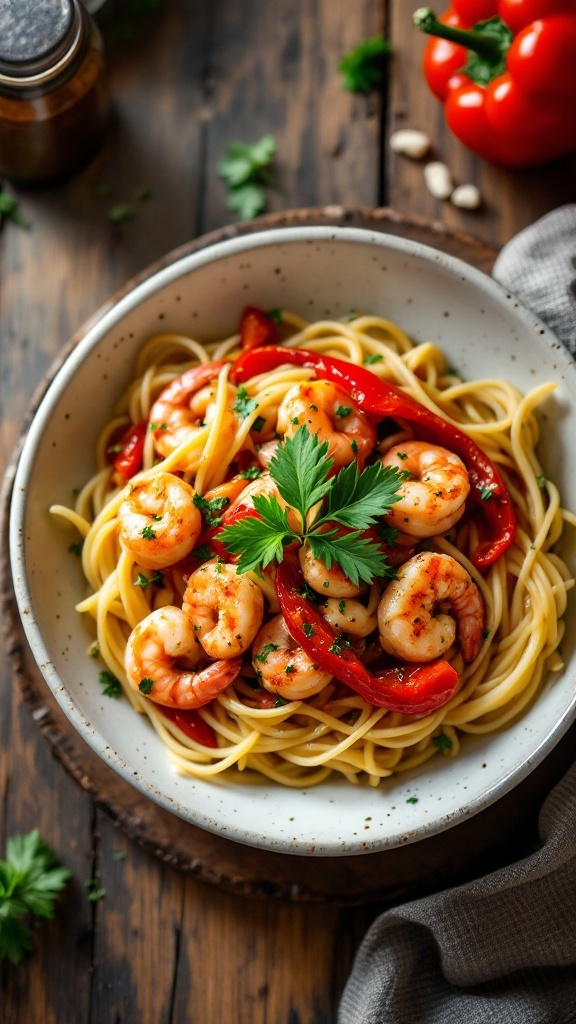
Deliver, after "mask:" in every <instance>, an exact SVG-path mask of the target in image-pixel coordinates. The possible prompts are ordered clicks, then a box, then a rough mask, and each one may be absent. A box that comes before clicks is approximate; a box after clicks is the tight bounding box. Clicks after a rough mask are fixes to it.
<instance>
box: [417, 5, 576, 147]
mask: <svg viewBox="0 0 576 1024" xmlns="http://www.w3.org/2000/svg"><path fill="white" fill-rule="evenodd" d="M414 23H415V25H416V26H417V27H418V28H419V29H421V30H422V31H423V32H426V33H427V34H429V35H432V36H434V37H435V38H434V39H432V40H430V41H429V43H428V44H427V46H426V49H425V52H424V73H425V75H426V79H427V81H428V84H429V86H430V88H431V89H432V91H433V92H434V93H435V95H436V96H438V98H439V99H440V100H442V101H443V102H444V104H445V107H444V110H445V114H446V120H447V122H448V125H449V126H450V128H451V129H452V131H453V132H454V134H455V135H456V136H457V137H458V138H459V139H460V141H461V142H463V143H464V144H465V145H466V146H468V148H469V149H471V150H473V151H474V152H475V153H478V154H479V155H480V156H482V157H485V158H486V159H487V160H491V161H492V162H494V163H496V164H502V165H503V166H507V167H533V166H536V165H538V164H543V163H546V162H547V161H549V160H554V159H556V158H557V157H559V156H563V155H564V154H566V153H570V152H572V151H573V150H575V149H576V76H575V75H574V74H572V73H571V72H572V68H573V62H574V54H575V52H576V9H575V5H574V0H492V2H488V0H454V2H453V5H452V7H450V8H449V9H448V11H447V12H446V13H445V14H443V15H442V16H441V17H440V18H437V17H436V15H435V14H434V12H433V11H432V10H431V9H430V8H429V7H421V8H419V9H418V10H417V11H416V12H415V14H414Z"/></svg>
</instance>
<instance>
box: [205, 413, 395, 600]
mask: <svg viewBox="0 0 576 1024" xmlns="http://www.w3.org/2000/svg"><path fill="white" fill-rule="evenodd" d="M333 465H334V463H333V461H332V459H330V458H328V444H327V442H323V443H320V442H319V441H318V438H317V436H316V435H315V434H311V433H310V431H309V430H308V429H307V427H306V426H302V427H300V429H299V430H297V431H296V433H295V435H294V437H293V438H286V440H285V442H284V443H283V444H282V445H280V446H279V448H278V449H277V452H276V455H275V456H274V458H272V459H271V460H270V465H269V467H268V469H269V472H270V476H271V478H272V480H273V481H274V483H275V484H276V486H277V487H278V491H279V493H280V497H281V498H282V499H283V500H284V501H285V502H286V504H287V505H288V506H289V507H290V508H291V509H292V510H294V511H295V512H297V513H298V516H299V519H300V529H299V530H296V529H294V528H293V527H292V526H291V525H290V522H289V513H288V510H287V509H286V508H282V507H281V506H280V505H279V504H278V502H277V501H276V499H275V498H273V497H265V496H263V495H256V496H255V497H254V499H253V501H254V509H255V511H256V513H257V516H246V518H244V519H241V520H240V521H239V522H237V523H232V524H231V525H230V526H226V527H225V528H224V530H223V531H222V533H221V534H220V540H221V541H222V543H223V544H224V545H225V546H226V547H227V548H228V550H229V551H231V552H232V553H233V554H238V555H240V560H239V562H238V572H251V571H255V572H260V571H261V568H262V566H265V565H268V563H269V562H271V561H273V560H276V561H277V562H281V561H282V559H283V557H284V548H285V547H286V546H287V545H288V544H291V543H292V542H293V541H297V542H299V543H302V541H303V540H304V539H305V540H306V541H307V542H308V543H309V545H310V547H311V549H312V554H313V556H314V557H315V558H321V559H322V561H323V562H324V563H325V564H326V566H327V568H328V569H330V568H331V566H332V564H333V563H334V562H336V563H337V564H338V565H339V566H340V568H341V569H342V571H343V572H344V573H345V574H346V576H348V578H349V579H351V580H352V581H353V582H354V583H355V584H356V585H357V584H358V583H359V581H360V580H361V581H362V582H365V583H371V582H372V580H373V579H374V577H375V576H390V575H393V574H394V570H393V569H392V568H391V567H390V566H389V565H388V563H387V561H386V558H385V556H384V554H383V553H382V551H381V549H380V545H379V543H378V542H377V541H375V540H373V539H372V538H370V537H365V536H362V533H363V532H364V531H365V530H367V529H368V528H369V527H370V526H372V525H373V524H374V522H375V521H376V519H377V518H378V517H381V516H383V515H384V514H385V513H386V512H387V511H388V509H389V508H390V507H391V505H392V504H393V503H394V502H395V501H398V498H399V495H398V493H397V492H398V488H399V486H400V484H401V483H402V481H403V480H404V478H405V475H406V474H405V473H403V472H402V471H401V470H398V469H397V468H396V467H395V466H394V467H392V466H388V467H386V468H384V467H383V466H382V464H381V463H380V462H378V463H375V464H374V465H373V466H368V468H367V469H365V470H363V472H362V473H359V472H358V467H357V466H356V464H355V463H353V464H351V465H350V466H348V467H346V468H345V469H341V470H340V472H339V473H338V474H337V475H336V476H333V477H329V473H330V470H331V469H332V467H333ZM324 502H326V504H325V508H324V511H323V509H322V506H323V504H324ZM336 522H337V523H340V524H341V525H343V526H346V527H349V528H351V532H350V533H346V534H343V535H340V534H339V531H338V530H337V529H335V528H330V524H334V523H336Z"/></svg>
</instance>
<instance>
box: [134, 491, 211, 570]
mask: <svg viewBox="0 0 576 1024" xmlns="http://www.w3.org/2000/svg"><path fill="white" fill-rule="evenodd" d="M118 525H119V538H120V544H121V545H122V547H123V548H124V550H125V551H128V552H129V553H130V554H131V555H133V556H134V558H135V560H136V561H137V562H138V565H141V566H143V567H144V568H145V569H162V568H165V567H166V566H168V565H174V563H175V562H178V561H179V560H180V559H181V558H185V557H186V555H187V554H189V552H190V551H192V548H193V547H194V545H195V543H196V540H197V539H198V535H199V533H200V530H201V529H202V518H201V516H200V512H199V511H198V509H197V508H196V506H195V505H194V491H193V490H192V488H191V487H190V484H187V483H186V481H185V480H181V479H180V477H178V476H174V475H173V474H172V473H158V475H157V476H154V477H152V479H150V480H146V481H145V482H144V483H141V484H134V486H133V487H132V490H131V492H130V494H129V495H128V497H127V498H125V499H124V501H123V502H122V504H121V505H120V508H119V509H118Z"/></svg>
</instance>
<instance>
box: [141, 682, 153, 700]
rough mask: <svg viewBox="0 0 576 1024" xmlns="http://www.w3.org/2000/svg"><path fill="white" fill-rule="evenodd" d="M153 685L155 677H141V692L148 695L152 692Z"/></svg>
mask: <svg viewBox="0 0 576 1024" xmlns="http://www.w3.org/2000/svg"><path fill="white" fill-rule="evenodd" d="M153 686H154V680H153V679H141V680H140V682H139V683H138V689H139V690H140V693H143V694H144V696H145V697H147V696H148V694H150V693H152V687H153Z"/></svg>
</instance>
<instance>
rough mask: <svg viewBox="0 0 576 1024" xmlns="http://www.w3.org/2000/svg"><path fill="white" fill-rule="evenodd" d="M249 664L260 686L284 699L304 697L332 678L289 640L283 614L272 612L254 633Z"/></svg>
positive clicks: (291, 639) (290, 638)
mask: <svg viewBox="0 0 576 1024" xmlns="http://www.w3.org/2000/svg"><path fill="white" fill-rule="evenodd" d="M252 665H253V667H254V671H255V672H256V675H257V676H258V679H259V680H260V682H261V683H262V686H263V687H264V689H266V690H269V691H270V692H271V693H278V694H280V696H281V697H284V698H285V699H286V700H305V699H306V698H307V697H311V696H312V695H313V694H314V693H319V692H320V690H323V689H324V687H325V686H326V685H327V683H329V682H330V680H331V679H332V676H331V675H330V673H329V672H323V671H322V669H321V668H320V667H319V666H318V665H316V664H315V663H314V662H313V661H312V659H311V658H310V656H309V655H308V654H306V651H304V650H303V649H302V647H299V646H298V644H297V643H296V641H295V640H293V638H292V637H291V636H290V633H289V632H288V626H287V625H286V622H285V620H284V616H283V615H275V616H274V618H273V619H270V621H269V622H267V623H266V625H265V626H263V627H262V629H261V630H260V632H259V633H258V636H257V637H256V639H255V641H254V644H253V646H252Z"/></svg>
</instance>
